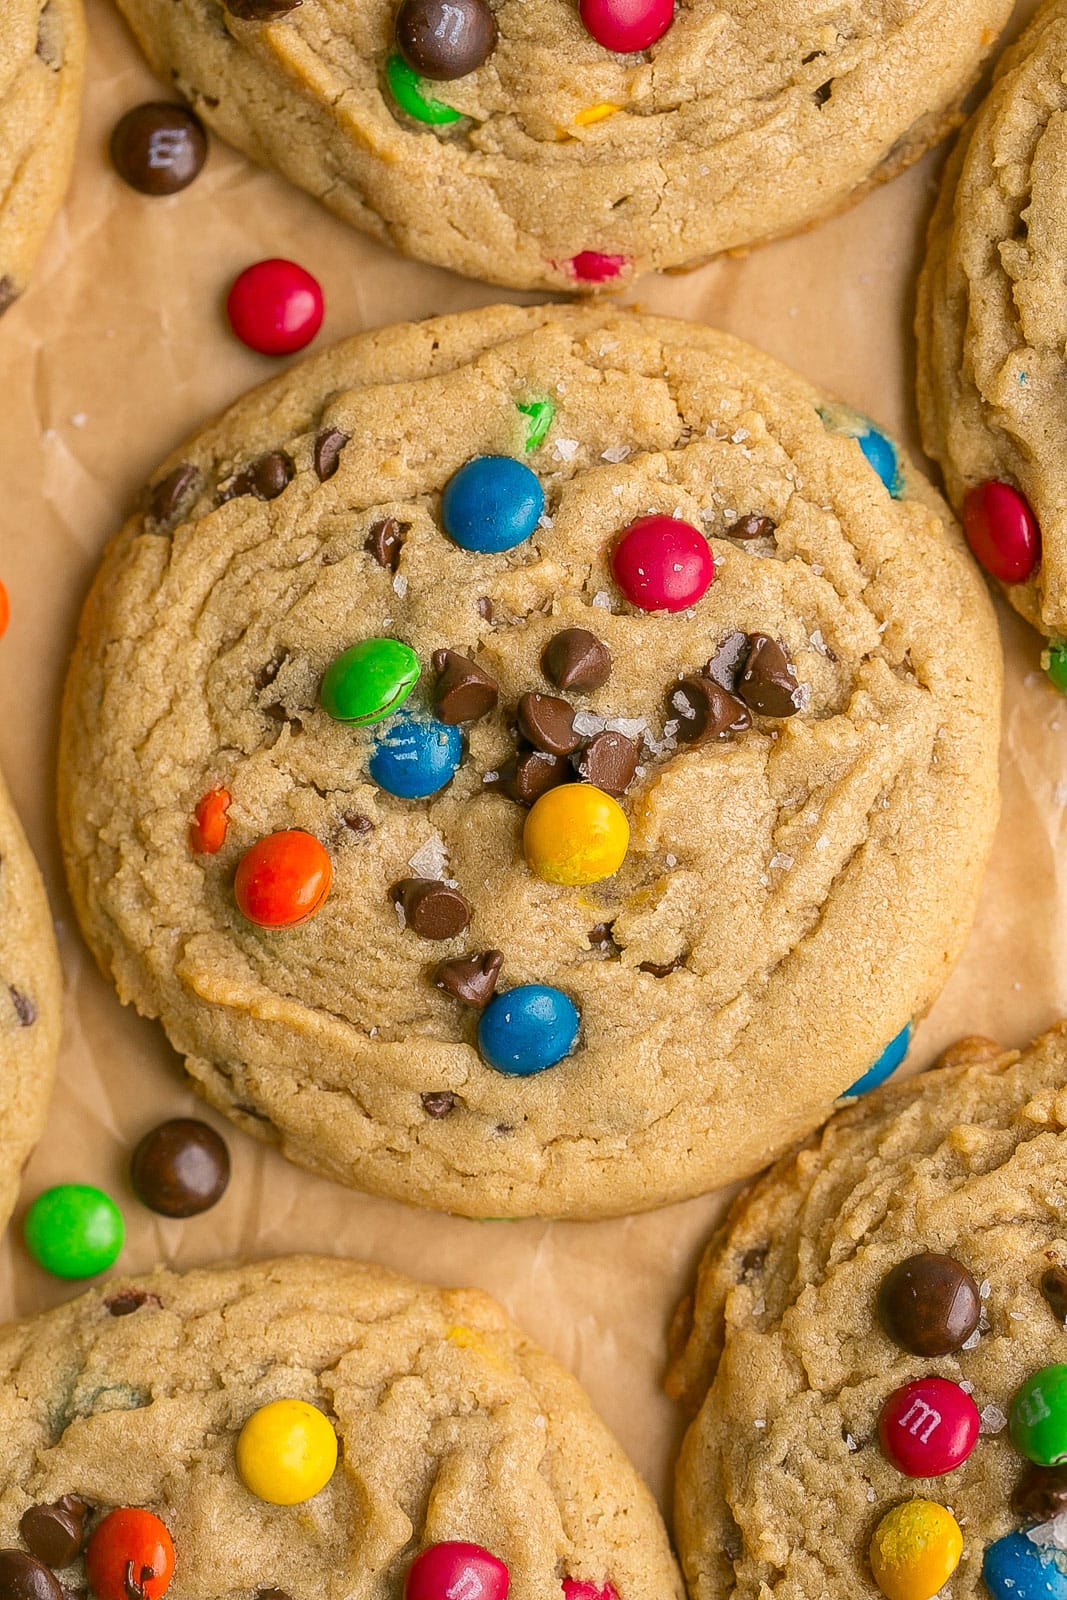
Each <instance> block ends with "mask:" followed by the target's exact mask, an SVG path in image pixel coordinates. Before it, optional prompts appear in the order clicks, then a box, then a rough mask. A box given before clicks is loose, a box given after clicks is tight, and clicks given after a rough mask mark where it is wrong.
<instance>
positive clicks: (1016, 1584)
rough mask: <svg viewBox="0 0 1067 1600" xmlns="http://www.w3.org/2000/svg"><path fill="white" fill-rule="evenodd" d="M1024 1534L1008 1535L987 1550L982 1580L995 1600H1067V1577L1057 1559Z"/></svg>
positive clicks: (1055, 1553)
mask: <svg viewBox="0 0 1067 1600" xmlns="http://www.w3.org/2000/svg"><path fill="white" fill-rule="evenodd" d="M1057 1554H1058V1555H1059V1559H1060V1561H1063V1560H1064V1559H1065V1558H1064V1554H1063V1552H1062V1551H1059V1552H1057V1551H1056V1550H1052V1549H1046V1550H1043V1549H1041V1548H1040V1547H1039V1546H1038V1545H1036V1544H1034V1542H1033V1540H1032V1539H1028V1538H1027V1537H1026V1535H1025V1533H1009V1534H1006V1535H1005V1537H1004V1538H1003V1539H997V1540H996V1541H995V1542H994V1543H993V1544H991V1545H988V1546H987V1547H986V1552H985V1555H984V1556H983V1558H982V1578H983V1580H984V1582H985V1586H986V1588H987V1589H988V1590H989V1593H990V1594H991V1595H992V1596H993V1600H1067V1574H1065V1573H1064V1570H1063V1567H1061V1566H1060V1564H1059V1562H1058V1561H1057V1559H1056V1557H1057Z"/></svg>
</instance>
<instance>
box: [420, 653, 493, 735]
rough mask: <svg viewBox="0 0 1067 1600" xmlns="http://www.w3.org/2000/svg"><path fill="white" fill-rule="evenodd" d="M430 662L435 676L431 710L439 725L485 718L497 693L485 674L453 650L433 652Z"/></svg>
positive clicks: (491, 681)
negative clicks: (432, 709)
mask: <svg viewBox="0 0 1067 1600" xmlns="http://www.w3.org/2000/svg"><path fill="white" fill-rule="evenodd" d="M431 662H432V665H433V670H434V671H435V672H436V673H437V675H438V677H437V685H436V687H435V689H434V692H433V704H434V711H435V712H436V713H437V716H438V717H439V718H440V720H441V721H442V722H450V723H459V722H477V720H478V718H479V717H485V716H488V715H489V713H490V711H492V709H493V707H494V706H495V705H496V702H497V698H498V695H499V692H500V691H499V690H498V689H497V686H496V684H495V683H494V682H493V680H492V678H491V677H490V676H489V674H488V673H487V672H483V671H482V669H481V667H479V666H478V665H477V664H476V663H475V662H473V661H472V660H471V659H470V657H469V656H461V655H459V654H458V652H457V651H455V650H435V651H434V653H433V655H432V657H431Z"/></svg>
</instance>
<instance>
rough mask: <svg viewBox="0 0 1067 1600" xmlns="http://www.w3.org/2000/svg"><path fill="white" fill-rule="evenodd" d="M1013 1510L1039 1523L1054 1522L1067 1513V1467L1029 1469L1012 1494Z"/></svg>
mask: <svg viewBox="0 0 1067 1600" xmlns="http://www.w3.org/2000/svg"><path fill="white" fill-rule="evenodd" d="M1011 1509H1012V1510H1013V1511H1014V1512H1015V1515H1016V1516H1017V1517H1026V1518H1027V1519H1029V1520H1032V1521H1035V1522H1051V1520H1052V1518H1053V1517H1055V1516H1058V1515H1059V1513H1060V1512H1061V1511H1067V1466H1058V1467H1031V1466H1028V1467H1027V1468H1026V1471H1025V1472H1024V1473H1023V1475H1022V1477H1021V1478H1020V1479H1019V1482H1018V1483H1017V1484H1016V1485H1015V1488H1014V1490H1013V1491H1012V1496H1011Z"/></svg>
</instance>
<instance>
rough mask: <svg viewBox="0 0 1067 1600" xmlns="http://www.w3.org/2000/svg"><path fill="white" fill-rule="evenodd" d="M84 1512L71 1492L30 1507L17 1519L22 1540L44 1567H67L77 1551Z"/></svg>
mask: <svg viewBox="0 0 1067 1600" xmlns="http://www.w3.org/2000/svg"><path fill="white" fill-rule="evenodd" d="M88 1511H89V1507H88V1506H87V1505H86V1503H85V1501H84V1500H79V1498H78V1496H77V1495H73V1494H65V1495H63V1496H62V1497H61V1498H60V1499H59V1500H55V1501H53V1502H51V1503H50V1504H48V1505H39V1506H30V1508H29V1510H28V1511H24V1512H23V1513H22V1519H21V1521H20V1522H19V1533H20V1534H21V1535H22V1539H23V1543H24V1544H25V1545H26V1546H27V1547H28V1549H29V1551H30V1553H31V1555H35V1556H36V1557H37V1559H38V1561H43V1562H44V1564H45V1566H46V1567H69V1566H70V1564H71V1562H72V1561H75V1560H76V1559H77V1557H78V1556H79V1555H80V1554H81V1548H82V1545H83V1543H84V1541H85V1518H86V1516H87V1514H88Z"/></svg>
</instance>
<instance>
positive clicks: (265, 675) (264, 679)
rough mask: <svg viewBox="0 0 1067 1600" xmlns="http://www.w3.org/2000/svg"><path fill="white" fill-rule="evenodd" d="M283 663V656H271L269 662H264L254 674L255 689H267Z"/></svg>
mask: <svg viewBox="0 0 1067 1600" xmlns="http://www.w3.org/2000/svg"><path fill="white" fill-rule="evenodd" d="M284 661H285V657H284V656H272V657H271V659H270V660H269V661H265V662H264V663H263V665H262V666H261V667H260V669H259V671H258V672H257V673H256V676H255V685H256V688H257V689H269V688H270V686H271V684H272V683H273V682H274V680H275V678H276V677H277V676H278V674H279V672H280V671H281V670H282V664H283V662H284Z"/></svg>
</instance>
